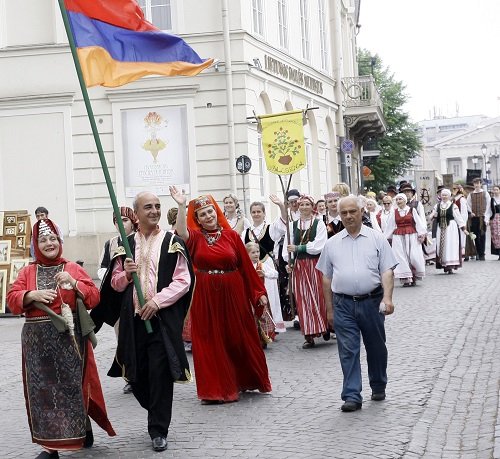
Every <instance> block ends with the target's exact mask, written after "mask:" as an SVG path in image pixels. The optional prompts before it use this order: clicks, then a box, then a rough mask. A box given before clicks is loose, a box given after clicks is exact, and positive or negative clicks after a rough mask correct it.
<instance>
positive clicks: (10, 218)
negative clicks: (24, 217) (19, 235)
mask: <svg viewBox="0 0 500 459" xmlns="http://www.w3.org/2000/svg"><path fill="white" fill-rule="evenodd" d="M5 224H6V225H17V215H10V214H5Z"/></svg>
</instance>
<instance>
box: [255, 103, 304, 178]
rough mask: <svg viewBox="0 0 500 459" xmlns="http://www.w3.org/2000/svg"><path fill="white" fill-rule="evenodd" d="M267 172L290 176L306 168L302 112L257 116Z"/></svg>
mask: <svg viewBox="0 0 500 459" xmlns="http://www.w3.org/2000/svg"><path fill="white" fill-rule="evenodd" d="M259 119H260V123H261V127H262V151H263V152H264V158H265V159H266V167H267V170H268V171H269V172H271V173H273V174H278V175H290V174H294V173H295V172H297V171H300V170H301V169H303V168H304V167H305V166H306V152H305V146H304V126H303V124H302V110H294V111H291V112H285V113H276V114H274V115H261V116H259Z"/></svg>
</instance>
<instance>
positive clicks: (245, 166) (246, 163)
mask: <svg viewBox="0 0 500 459" xmlns="http://www.w3.org/2000/svg"><path fill="white" fill-rule="evenodd" d="M251 168H252V160H251V159H250V158H249V157H248V156H246V155H241V156H238V158H236V169H238V172H240V173H241V174H246V173H247V172H248V171H249V170H250V169H251Z"/></svg>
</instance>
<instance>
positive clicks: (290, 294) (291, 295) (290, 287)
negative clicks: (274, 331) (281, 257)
mask: <svg viewBox="0 0 500 459" xmlns="http://www.w3.org/2000/svg"><path fill="white" fill-rule="evenodd" d="M292 175H293V174H290V176H289V177H288V183H287V186H286V187H285V184H284V183H283V177H282V176H281V175H278V177H279V179H280V184H281V190H282V191H283V199H284V202H285V206H287V212H286V214H287V220H289V218H288V216H289V213H288V203H287V197H286V195H287V193H288V191H290V184H291V183H292ZM285 226H286V242H287V246H289V245H290V243H291V239H290V222H289V221H287V222H286V223H285ZM288 259H289V260H290V268H291V269H290V275H289V276H288V297H289V298H290V308H291V313H292V315H293V316H294V317H295V299H294V292H293V282H292V276H293V266H294V263H293V262H294V258H293V253H292V252H288Z"/></svg>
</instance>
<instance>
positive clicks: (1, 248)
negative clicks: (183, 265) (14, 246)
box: [0, 241, 11, 265]
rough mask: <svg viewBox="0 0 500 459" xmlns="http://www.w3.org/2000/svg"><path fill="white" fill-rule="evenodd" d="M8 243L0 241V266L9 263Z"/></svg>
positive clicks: (9, 243)
mask: <svg viewBox="0 0 500 459" xmlns="http://www.w3.org/2000/svg"><path fill="white" fill-rule="evenodd" d="M10 246H11V242H10V241H0V265H8V264H9V263H10Z"/></svg>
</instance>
